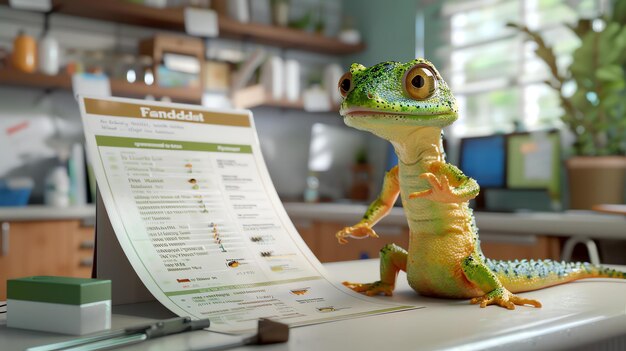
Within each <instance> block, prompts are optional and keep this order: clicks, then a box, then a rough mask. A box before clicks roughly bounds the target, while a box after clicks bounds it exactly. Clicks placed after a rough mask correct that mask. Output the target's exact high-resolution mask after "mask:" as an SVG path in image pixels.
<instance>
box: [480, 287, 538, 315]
mask: <svg viewBox="0 0 626 351" xmlns="http://www.w3.org/2000/svg"><path fill="white" fill-rule="evenodd" d="M470 303H471V304H480V307H481V308H485V307H487V306H488V305H498V306H501V307H504V308H507V309H509V310H514V309H515V305H519V306H524V305H531V306H533V307H537V308H539V307H541V302H539V301H537V300H531V299H525V298H523V297H519V296H517V295H514V294H513V293H511V292H510V291H508V290H507V289H505V288H497V289H494V290H493V291H491V292H489V293H487V294H485V295H483V296H480V297H475V298H473V299H472V300H471V301H470Z"/></svg>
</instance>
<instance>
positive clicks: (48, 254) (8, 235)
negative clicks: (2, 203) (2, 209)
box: [0, 220, 94, 301]
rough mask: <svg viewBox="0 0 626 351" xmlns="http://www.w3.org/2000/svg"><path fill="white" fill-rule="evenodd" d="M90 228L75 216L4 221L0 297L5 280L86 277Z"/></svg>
mask: <svg viewBox="0 0 626 351" xmlns="http://www.w3.org/2000/svg"><path fill="white" fill-rule="evenodd" d="M93 243H94V228H93V227H85V226H82V225H81V222H80V221H79V220H60V221H25V222H21V221H15V222H13V221H5V222H2V233H1V240H0V245H1V246H0V301H2V300H5V299H6V280H7V279H11V278H18V277H25V276H32V275H62V276H72V277H90V276H91V265H92V260H93Z"/></svg>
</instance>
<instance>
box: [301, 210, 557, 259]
mask: <svg viewBox="0 0 626 351" xmlns="http://www.w3.org/2000/svg"><path fill="white" fill-rule="evenodd" d="M353 224H354V223H352V224H348V223H341V222H333V221H324V220H299V219H294V225H295V226H296V228H297V229H298V232H299V233H300V236H302V239H303V240H304V241H305V242H306V243H307V245H308V246H309V248H310V249H311V251H313V253H314V254H315V256H317V258H318V259H319V260H320V261H321V262H336V261H348V260H358V259H362V258H377V257H378V256H379V251H380V249H381V248H382V247H383V246H385V245H386V244H390V243H394V244H397V245H399V246H401V247H403V248H405V249H407V248H408V246H409V229H408V227H406V226H401V225H389V224H383V223H381V224H378V225H376V226H375V227H374V230H376V233H377V234H378V235H379V238H378V239H375V238H366V239H362V240H359V239H348V240H349V242H348V244H345V245H340V244H339V243H338V242H337V239H335V233H336V232H338V231H339V230H341V229H342V228H343V227H345V226H346V225H353ZM480 239H481V248H482V250H483V253H484V254H485V256H487V257H489V258H492V259H498V260H515V259H524V258H525V259H552V260H560V257H561V249H560V240H559V238H557V237H551V236H541V235H523V236H511V235H494V234H491V233H485V234H481V235H480Z"/></svg>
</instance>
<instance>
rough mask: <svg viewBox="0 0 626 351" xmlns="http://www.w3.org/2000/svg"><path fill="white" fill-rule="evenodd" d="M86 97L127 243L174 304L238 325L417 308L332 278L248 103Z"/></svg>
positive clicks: (104, 177) (223, 327) (105, 195)
mask: <svg viewBox="0 0 626 351" xmlns="http://www.w3.org/2000/svg"><path fill="white" fill-rule="evenodd" d="M80 105H81V114H82V117H83V124H84V129H85V136H86V145H87V150H88V153H89V154H90V157H91V159H92V160H93V161H94V162H93V166H94V172H95V175H96V179H97V180H98V185H99V189H100V193H101V195H102V200H103V202H104V204H105V206H106V209H107V212H108V214H109V217H110V218H109V219H110V222H111V224H112V226H113V228H114V230H115V233H116V236H117V238H118V240H119V242H120V246H121V247H122V249H123V250H124V253H125V254H126V256H127V257H128V259H129V261H130V263H131V265H132V266H133V268H134V269H135V271H136V273H137V275H138V276H139V277H140V278H141V280H142V282H143V283H144V284H145V285H146V287H147V288H148V290H149V291H150V292H151V293H152V294H153V295H154V296H155V298H156V299H157V300H159V301H160V302H161V303H162V304H163V305H165V306H166V307H167V308H169V309H170V310H171V311H173V312H174V313H176V314H178V315H181V316H187V315H188V316H191V317H193V318H210V319H211V321H212V323H211V328H210V329H211V330H215V331H220V332H231V333H236V332H245V331H249V330H252V329H254V328H255V326H256V320H257V319H258V318H261V317H269V318H273V319H276V320H280V321H283V322H285V323H288V324H290V325H291V326H299V325H306V324H313V323H320V322H326V321H333V320H339V319H346V318H353V317H357V316H365V315H371V314H377V313H387V312H393V311H400V310H405V309H411V308H416V307H415V306H401V305H397V304H392V303H385V302H380V301H378V300H375V299H372V298H368V297H365V296H362V295H360V294H356V293H354V292H352V291H350V290H349V289H346V288H344V287H343V286H341V284H337V283H334V282H332V281H330V280H329V279H328V275H327V274H326V273H325V271H324V269H323V267H322V266H321V264H320V263H319V261H318V260H317V259H316V258H315V256H314V255H313V254H312V253H311V251H310V250H309V249H308V247H307V246H306V244H305V243H304V241H303V240H302V239H301V238H300V236H299V235H298V233H297V232H296V230H295V228H294V227H293V224H292V223H291V222H290V220H289V218H288V217H287V214H286V212H285V210H284V208H283V207H282V204H281V203H280V200H279V198H278V196H277V194H276V191H275V189H274V187H273V185H272V183H271V180H270V177H269V174H268V172H267V169H266V167H265V164H264V162H263V159H262V155H261V152H260V146H259V142H258V139H257V135H256V131H255V128H254V122H253V119H252V116H251V114H250V112H248V111H235V110H221V111H220V110H209V109H205V108H201V107H199V106H190V105H180V104H166V103H157V102H149V103H148V102H145V101H141V100H130V99H119V98H106V99H96V98H86V97H85V98H81V99H80ZM114 284H115V281H114Z"/></svg>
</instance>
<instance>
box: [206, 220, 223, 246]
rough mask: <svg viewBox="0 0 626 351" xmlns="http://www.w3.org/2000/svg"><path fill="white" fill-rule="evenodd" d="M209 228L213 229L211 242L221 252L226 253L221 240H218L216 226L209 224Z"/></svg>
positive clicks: (218, 235) (218, 234)
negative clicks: (213, 242)
mask: <svg viewBox="0 0 626 351" xmlns="http://www.w3.org/2000/svg"><path fill="white" fill-rule="evenodd" d="M209 227H213V241H215V243H216V244H217V245H218V246H219V248H220V250H222V252H226V248H224V245H223V244H222V238H220V233H219V232H218V231H217V224H215V223H211V224H210V225H209Z"/></svg>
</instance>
